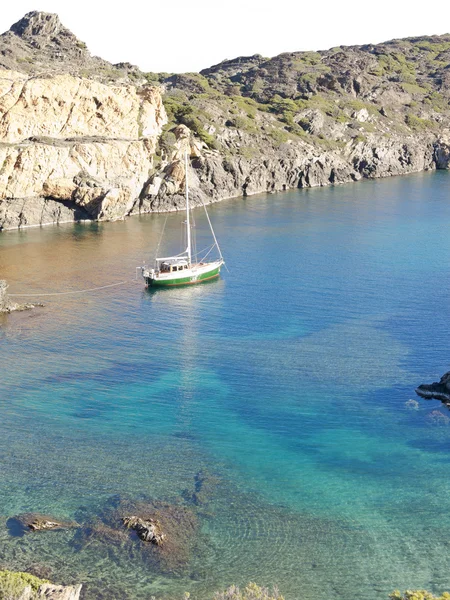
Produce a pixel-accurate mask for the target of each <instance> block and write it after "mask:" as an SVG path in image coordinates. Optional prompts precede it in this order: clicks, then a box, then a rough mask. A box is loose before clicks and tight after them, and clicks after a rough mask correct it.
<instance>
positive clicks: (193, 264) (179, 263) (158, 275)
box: [142, 152, 225, 287]
mask: <svg viewBox="0 0 450 600" xmlns="http://www.w3.org/2000/svg"><path fill="white" fill-rule="evenodd" d="M184 163H185V194H186V221H184V225H185V226H186V243H187V247H186V249H185V250H183V251H182V252H180V254H177V255H176V256H165V257H158V256H157V257H156V259H155V266H154V267H153V268H148V267H145V266H144V267H142V276H143V277H144V279H145V283H146V285H147V286H148V287H172V286H180V285H193V284H196V283H203V282H204V281H209V280H211V279H214V278H215V277H219V275H220V268H221V267H222V265H223V264H224V263H225V261H224V259H223V256H222V252H221V250H220V247H219V244H218V242H217V238H216V234H215V233H214V229H213V227H212V224H211V220H210V218H209V215H208V211H207V210H206V206H205V205H204V204H203V208H204V209H205V214H206V218H207V220H208V224H209V227H210V229H211V233H212V237H213V240H214V243H213V244H212V246H210V247H208V248H206V249H205V250H204V251H203V254H202V255H201V256H200V258H199V254H198V253H196V252H195V253H194V252H193V248H195V230H194V231H193V227H192V216H191V211H190V206H189V182H188V156H187V152H186V153H185V155H184ZM214 249H216V250H217V253H218V258H216V259H214V260H207V259H208V257H209V256H210V254H211V253H212V252H213V250H214Z"/></svg>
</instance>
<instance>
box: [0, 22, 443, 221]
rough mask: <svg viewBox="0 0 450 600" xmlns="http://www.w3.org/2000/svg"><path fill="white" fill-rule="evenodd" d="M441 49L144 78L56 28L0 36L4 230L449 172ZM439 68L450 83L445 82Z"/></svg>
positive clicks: (287, 58) (312, 56)
mask: <svg viewBox="0 0 450 600" xmlns="http://www.w3.org/2000/svg"><path fill="white" fill-rule="evenodd" d="M448 64H450V36H432V37H423V38H408V39H405V40H393V41H391V42H386V43H384V44H378V45H366V46H353V47H338V48H333V49H331V50H327V51H321V52H293V53H286V54H281V55H279V56H277V57H274V58H271V59H264V58H263V57H261V56H259V55H255V56H251V57H239V58H237V59H233V60H230V61H224V62H223V63H220V64H219V65H215V66H213V67H210V68H208V69H205V70H204V71H202V72H201V73H190V74H178V75H168V74H157V73H143V72H141V71H140V70H139V69H138V67H134V66H133V65H129V64H127V63H120V64H117V65H112V64H110V63H108V62H107V61H104V60H102V59H99V58H97V57H92V56H91V55H90V53H89V51H88V49H87V48H86V45H85V44H84V43H83V42H81V41H80V40H78V39H77V38H76V36H75V35H74V34H73V33H72V32H71V31H69V30H68V29H67V28H66V27H64V26H63V25H62V24H61V22H60V20H59V18H58V17H57V15H53V14H49V13H39V12H32V13H28V14H27V15H25V17H24V18H23V19H21V20H20V21H19V22H18V23H15V24H14V25H13V26H12V27H11V29H10V30H9V31H7V32H6V33H4V34H3V35H1V36H0V123H1V125H0V163H1V164H2V165H3V166H2V170H1V173H0V230H2V229H3V230H7V229H17V228H22V227H31V226H38V225H47V224H59V223H67V222H74V221H77V222H78V221H90V220H99V221H108V220H116V219H123V218H125V217H127V216H130V215H135V214H143V213H150V212H172V211H176V210H181V209H183V208H184V195H183V186H184V180H185V174H184V166H183V161H182V160H181V159H182V157H183V155H184V153H185V152H186V151H187V152H188V154H189V156H190V166H189V180H190V188H191V198H192V202H193V204H194V205H201V204H202V202H204V203H206V204H208V203H213V202H218V201H221V200H224V199H228V198H235V197H240V196H248V195H252V194H258V193H264V192H275V191H282V190H287V189H295V188H309V187H317V186H328V185H337V184H341V183H349V182H354V181H359V180H360V179H363V178H378V177H390V176H394V175H403V174H408V173H416V172H420V171H431V170H436V169H448V168H449V166H450V74H449V71H448ZM445 65H447V67H446V66H445Z"/></svg>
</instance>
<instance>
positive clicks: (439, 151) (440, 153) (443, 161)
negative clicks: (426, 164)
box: [434, 138, 450, 169]
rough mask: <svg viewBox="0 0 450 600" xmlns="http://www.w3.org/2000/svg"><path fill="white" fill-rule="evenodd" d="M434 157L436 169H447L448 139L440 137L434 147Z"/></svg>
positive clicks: (449, 157) (448, 156)
mask: <svg viewBox="0 0 450 600" xmlns="http://www.w3.org/2000/svg"><path fill="white" fill-rule="evenodd" d="M434 153H435V154H434V159H435V162H436V168H437V169H448V168H449V167H450V140H449V139H442V138H441V139H440V140H438V141H437V143H436V145H435V149H434Z"/></svg>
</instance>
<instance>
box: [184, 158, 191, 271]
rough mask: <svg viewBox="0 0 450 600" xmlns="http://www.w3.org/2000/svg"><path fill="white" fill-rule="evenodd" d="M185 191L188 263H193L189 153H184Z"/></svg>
mask: <svg viewBox="0 0 450 600" xmlns="http://www.w3.org/2000/svg"><path fill="white" fill-rule="evenodd" d="M184 172H185V185H184V187H185V191H186V239H187V255H188V263H189V265H190V264H191V258H192V257H191V221H190V214H189V184H188V155H187V151H186V152H185V153H184Z"/></svg>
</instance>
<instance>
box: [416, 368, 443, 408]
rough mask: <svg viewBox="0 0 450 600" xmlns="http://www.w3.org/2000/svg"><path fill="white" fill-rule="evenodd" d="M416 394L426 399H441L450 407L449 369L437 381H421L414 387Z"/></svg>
mask: <svg viewBox="0 0 450 600" xmlns="http://www.w3.org/2000/svg"><path fill="white" fill-rule="evenodd" d="M416 394H418V395H419V396H421V397H422V398H427V399H428V400H431V399H433V398H434V399H435V400H441V402H443V403H444V404H446V405H447V406H449V407H450V371H448V372H447V373H445V375H443V376H442V377H441V379H440V381H438V382H436V381H435V382H434V383H422V385H419V387H418V388H416Z"/></svg>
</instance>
